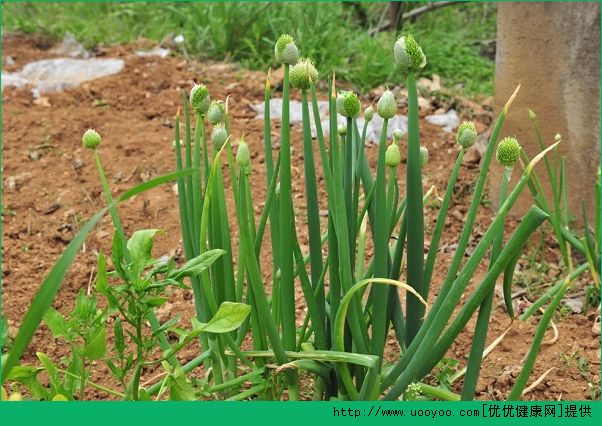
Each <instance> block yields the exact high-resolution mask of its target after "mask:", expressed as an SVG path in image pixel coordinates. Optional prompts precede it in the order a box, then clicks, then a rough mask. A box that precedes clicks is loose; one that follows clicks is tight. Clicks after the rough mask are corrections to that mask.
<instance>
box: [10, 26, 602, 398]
mask: <svg viewBox="0 0 602 426" xmlns="http://www.w3.org/2000/svg"><path fill="white" fill-rule="evenodd" d="M51 46H52V43H51V42H50V41H48V40H46V39H44V38H40V37H23V36H20V35H5V36H3V40H2V63H3V64H5V63H6V61H5V59H6V57H7V56H11V57H12V58H13V60H14V62H15V63H14V65H10V66H4V65H3V67H4V69H5V70H6V71H15V70H18V69H20V68H21V67H22V66H23V65H25V64H26V63H28V62H30V61H33V60H37V59H45V58H49V57H52V56H53V54H52V53H51V52H50V50H49V49H50V47H51ZM141 46H147V47H149V46H148V43H145V42H144V41H140V42H138V43H136V44H134V45H129V46H124V47H111V48H105V47H99V48H98V49H96V52H95V53H96V55H97V56H99V57H120V58H123V59H124V60H125V68H124V70H123V71H122V72H121V73H119V74H117V75H114V76H110V77H106V78H103V79H99V80H95V81H91V82H88V83H86V84H84V85H82V86H81V87H78V88H75V89H70V90H67V91H64V92H62V93H53V94H47V95H44V97H43V98H42V99H38V100H36V99H34V98H33V97H32V95H31V93H30V91H29V90H28V89H14V88H7V89H5V90H3V93H2V142H3V143H2V157H3V158H2V167H3V172H2V177H3V178H2V195H3V198H2V313H3V314H5V315H7V316H8V319H9V326H10V327H9V328H10V333H11V334H12V335H14V333H15V331H16V330H17V328H18V326H19V324H20V321H21V319H22V318H23V315H24V313H25V311H26V309H27V307H28V306H29V303H30V300H31V298H32V297H33V295H34V294H35V292H36V290H37V289H38V287H39V285H40V283H41V281H42V280H43V278H44V277H45V275H46V274H47V273H48V271H49V270H50V268H51V267H52V265H53V264H54V262H55V261H56V260H57V258H58V257H59V255H60V254H61V252H62V251H63V250H64V248H65V246H66V245H67V244H68V242H69V241H70V240H71V238H73V236H74V235H75V234H76V233H77V229H78V226H79V224H80V223H81V222H82V221H85V220H86V219H87V218H89V217H90V216H91V215H92V214H93V213H94V212H96V211H97V210H99V209H100V208H101V207H102V206H103V204H104V199H103V196H102V192H101V187H100V183H99V181H98V178H97V174H96V168H95V165H94V161H93V159H92V156H91V154H90V152H88V151H87V150H85V149H84V148H83V147H82V145H81V135H82V134H83V132H84V131H85V130H86V129H87V128H95V129H96V130H98V131H99V132H100V133H101V134H102V136H103V144H102V146H101V148H100V154H101V157H102V158H103V161H104V166H105V171H106V174H107V177H108V179H109V183H110V185H111V187H112V190H113V192H114V194H118V193H120V192H122V191H124V190H126V189H128V188H130V187H132V186H134V185H136V184H138V183H140V182H142V181H144V180H147V179H149V178H151V177H154V176H159V175H161V174H164V173H168V172H170V171H172V170H173V169H174V153H173V150H172V146H171V145H172V140H173V131H174V130H173V125H174V115H175V113H176V110H177V109H178V108H179V107H180V106H181V102H182V98H181V90H185V91H186V92H187V91H188V90H189V89H190V87H191V81H192V80H193V79H195V80H197V81H202V82H204V83H205V84H207V86H208V88H209V92H210V94H211V96H212V97H213V98H216V99H225V98H226V96H227V95H230V96H231V97H230V112H231V122H232V128H233V135H234V136H239V135H241V134H242V132H243V131H244V134H245V139H246V140H247V142H248V143H249V147H250V149H251V152H252V153H253V160H252V161H253V164H254V167H253V171H252V177H251V181H252V182H257V184H256V185H255V186H254V187H253V197H254V200H255V201H256V204H257V206H256V212H257V213H258V212H260V209H261V207H262V206H263V201H264V199H265V184H264V183H265V170H264V167H263V165H262V164H263V122H262V121H261V120H256V119H255V118H254V116H255V113H254V112H253V111H252V109H251V108H250V105H251V104H253V103H257V102H261V101H262V99H263V88H264V81H265V76H264V74H263V73H258V72H249V71H245V70H240V69H238V68H237V67H236V66H233V65H230V64H224V63H196V62H190V61H186V60H185V59H183V58H181V57H168V58H158V57H138V56H136V55H135V54H134V51H135V50H136V49H137V48H140V47H141ZM275 92H276V93H275V96H280V93H278V88H276V89H275ZM376 95H378V93H377V92H374V93H371V94H370V96H368V97H366V98H363V99H362V101H363V103H364V104H365V105H368V104H369V103H370V102H372V101H374V99H375V97H374V96H376ZM293 96H295V94H294V95H293ZM376 99H377V98H376ZM431 101H432V105H434V104H436V103H437V102H438V101H437V100H431ZM446 102H447V105H448V106H449V105H451V104H454V105H455V106H456V107H457V108H458V109H459V111H460V114H461V116H462V118H472V117H474V118H475V119H476V120H477V121H478V126H479V129H480V130H481V131H482V130H485V129H487V128H488V126H489V125H490V122H491V117H490V114H489V112H488V110H487V106H485V107H483V106H481V105H478V104H474V103H473V104H471V103H470V102H463V103H462V102H460V101H459V100H454V99H452V100H451V101H449V100H447V101H446ZM450 102H451V103H450ZM427 109H428V107H427ZM433 109H434V107H433ZM423 113H424V111H423ZM423 115H424V114H423ZM278 126H279V123H278V122H277V121H274V122H273V126H272V128H273V132H275V135H274V141H273V142H274V144H275V150H277V149H278V145H279V144H278V140H277V134H279V132H278ZM292 137H293V166H292V167H293V176H295V177H302V175H303V166H302V164H303V163H302V149H301V128H300V126H294V127H293V130H292ZM421 141H422V144H423V145H425V146H427V147H428V148H429V151H430V159H429V164H428V166H427V167H426V168H425V170H424V185H425V188H428V187H430V186H431V185H435V186H436V188H437V189H438V190H439V192H440V193H441V194H442V193H443V192H444V190H445V187H446V185H447V179H448V176H449V174H450V171H451V167H452V165H453V159H454V158H455V155H456V152H457V145H456V144H455V141H454V136H453V135H452V134H450V133H446V132H444V131H443V130H442V129H441V128H440V127H437V126H434V125H431V124H429V123H427V122H426V121H425V120H422V122H421ZM366 152H367V155H368V157H369V158H370V160H371V162H372V163H373V162H374V158H375V154H376V149H375V146H374V145H371V146H367V147H366ZM398 172H399V175H400V181H401V182H404V181H405V177H404V176H405V165H404V164H402V166H401V167H400V168H399V171H398ZM477 173H478V155H476V153H472V154H471V155H468V159H467V161H465V165H464V167H463V168H462V171H461V174H460V178H459V181H458V183H457V185H456V188H455V193H454V198H453V201H452V206H451V207H450V212H451V214H450V215H449V218H448V223H447V224H446V229H445V232H444V236H443V239H442V241H441V248H442V251H441V253H440V255H439V257H438V261H437V265H436V271H435V273H434V277H433V291H432V292H431V293H432V294H431V299H430V301H432V299H433V296H434V295H436V293H437V291H438V286H439V285H440V283H441V282H442V280H443V277H444V276H445V272H446V271H447V267H448V265H449V263H450V260H451V257H452V256H453V252H454V243H455V242H456V241H457V240H458V238H459V235H460V233H461V231H462V229H463V226H464V219H465V215H466V212H467V210H468V205H469V203H470V200H471V197H470V195H471V190H472V187H473V186H474V183H475V181H476V176H477ZM225 175H226V180H227V182H226V187H227V188H229V182H228V177H227V175H228V173H225ZM303 188H304V185H303V180H302V179H297V180H295V182H294V188H293V190H294V203H295V209H296V213H297V225H298V232H300V233H301V243H302V244H307V241H306V236H305V235H304V234H303V230H304V229H305V223H304V220H305V219H304V218H305V212H304V200H303ZM401 190H402V191H403V188H402V189H401ZM227 197H228V209H229V211H230V212H232V211H233V209H234V206H233V202H232V195H231V193H230V192H227ZM321 197H322V199H324V198H325V194H324V189H323V188H322V189H321ZM483 204H484V205H482V206H481V208H480V211H479V215H478V217H477V221H476V226H475V230H474V232H473V237H472V239H471V243H470V247H471V248H473V247H474V246H475V244H476V243H477V242H478V239H479V238H480V236H482V235H483V232H484V231H485V230H486V228H487V226H488V224H489V223H490V221H491V217H492V216H493V214H492V211H491V209H490V206H489V205H488V204H487V203H483ZM119 212H120V215H121V217H122V220H123V223H124V226H125V230H126V233H127V234H131V233H132V232H134V231H135V230H138V229H143V228H160V229H162V230H164V231H165V232H164V233H163V234H162V235H161V236H160V237H158V238H157V241H156V245H155V250H154V254H155V255H156V257H159V256H161V255H172V256H176V258H177V260H178V261H179V262H182V261H183V260H184V259H183V256H180V254H181V252H182V242H181V237H180V228H179V219H178V207H177V196H176V194H175V192H174V189H173V187H172V186H171V185H164V186H162V187H159V188H157V189H154V190H152V191H150V192H148V193H144V194H142V195H139V196H137V197H135V198H134V199H132V200H130V201H128V202H126V203H124V204H122V205H121V206H120V207H119ZM436 214H437V209H436V208H433V207H426V209H425V223H426V225H427V227H428V228H429V229H432V228H433V226H434V222H435V220H436ZM517 223H518V220H517V219H516V218H510V219H509V220H508V223H507V234H506V235H509V234H510V232H511V230H512V229H514V227H515V226H516V224H517ZM232 232H233V239H234V240H236V234H235V227H234V226H232ZM550 234H551V233H550V232H546V231H542V232H541V233H538V234H537V235H536V236H535V237H534V238H533V239H532V240H533V244H531V247H530V249H531V250H532V251H533V250H535V252H534V253H535V255H531V260H530V259H529V256H528V255H527V256H525V258H523V259H521V260H520V262H519V272H518V273H517V274H518V275H519V276H521V277H523V280H522V282H525V281H526V282H528V283H530V286H529V287H528V288H527V290H528V291H525V292H523V293H524V294H522V295H520V290H521V289H520V288H517V290H518V291H519V296H518V297H517V299H516V301H517V304H518V308H519V309H520V308H524V307H525V306H528V305H529V303H530V302H532V301H534V300H535V298H536V295H537V294H541V293H542V291H545V289H546V288H547V286H549V285H551V284H553V283H554V281H556V280H557V279H559V278H560V270H559V266H558V259H559V258H560V255H559V253H558V249H557V246H556V245H555V244H554V243H553V240H552V238H551V237H550ZM111 237H112V225H111V221H110V217H109V216H108V215H107V216H106V217H105V218H104V219H103V221H102V222H101V223H100V225H99V226H98V227H97V228H96V230H95V231H94V232H93V233H92V234H91V235H90V237H89V238H88V240H87V242H86V245H85V249H84V250H82V252H80V253H79V255H78V256H77V258H76V261H75V262H74V264H73V265H72V267H71V268H70V270H69V273H68V275H67V277H66V279H65V281H64V283H63V286H62V288H61V290H60V292H59V294H58V296H57V297H56V300H55V302H54V307H55V308H56V309H58V310H60V311H61V312H63V313H66V312H68V311H69V310H70V309H71V308H72V306H73V303H74V300H75V296H76V294H77V292H78V291H79V290H80V289H81V288H87V287H88V286H89V285H90V283H91V282H92V280H93V276H94V270H95V265H96V255H97V253H98V252H101V251H102V252H104V253H109V252H110V247H111ZM266 237H267V238H266V242H265V244H264V248H263V249H262V256H263V258H264V259H265V262H262V264H269V259H270V247H269V246H270V243H269V233H266ZM429 238H430V236H429V234H428V233H427V241H426V243H427V245H428V243H429ZM469 250H470V249H469ZM533 256H535V257H536V262H533V261H532V259H533ZM542 265H543V266H542ZM486 268H487V265H486V263H484V264H483V265H482V266H481V267H480V269H479V271H478V273H477V275H476V276H475V278H479V277H480V276H481V277H482V276H483V273H484V271H486ZM534 268H537V270H534ZM268 270H269V267H264V272H265V275H266V281H267V282H269V276H268V273H267V272H268ZM475 281H476V280H475ZM472 284H474V283H472ZM472 284H471V285H472ZM588 284H589V283H588V282H587V277H585V279H584V280H582V281H579V282H577V283H576V285H575V287H574V289H573V290H572V294H577V296H579V294H582V292H583V288H584V287H585V286H586V285H588ZM469 288H471V287H469ZM297 294H298V304H297V306H298V317H299V318H300V319H301V318H302V317H303V314H304V311H305V307H304V306H303V305H302V300H303V297H302V293H301V291H300V289H298V293H297ZM494 303H495V306H496V308H495V310H494V313H493V317H492V320H491V327H490V331H489V335H488V344H489V342H491V341H492V340H493V339H495V338H496V337H498V336H499V335H500V334H501V333H502V332H503V331H504V330H505V329H506V328H507V327H509V326H511V329H510V331H509V332H508V333H507V335H506V337H505V338H504V339H503V340H502V341H501V343H500V344H499V345H498V346H497V348H496V349H495V350H494V351H493V352H492V353H491V354H490V355H489V356H488V357H487V359H486V360H485V361H484V363H483V370H482V374H481V378H480V381H479V384H478V392H477V396H478V398H479V399H494V400H497V399H504V398H505V397H506V395H507V393H508V391H509V389H510V388H511V387H512V385H513V383H514V381H515V379H516V377H517V375H518V372H519V371H520V366H521V362H522V359H523V357H524V356H525V354H526V352H527V351H528V349H529V346H530V342H531V339H532V336H533V333H534V329H535V326H536V325H537V322H538V320H539V318H538V317H536V318H532V319H530V320H529V321H527V322H525V323H522V322H519V321H515V322H514V323H513V324H512V325H511V324H510V320H509V318H508V316H507V314H506V313H505V311H504V308H503V300H502V299H501V298H500V295H499V294H496V297H495V301H494ZM564 311H567V310H566V309H565V310H564ZM175 313H179V314H181V315H182V317H183V320H182V321H184V322H186V323H189V322H188V321H189V318H190V317H192V316H193V315H194V308H193V302H192V300H191V294H190V293H189V292H184V291H175V292H174V294H173V297H172V298H171V299H170V301H169V302H168V304H167V305H166V306H165V307H164V308H162V309H161V311H160V312H159V314H160V316H161V317H162V319H163V320H165V319H167V318H169V317H170V316H172V315H174V314H175ZM596 315H597V312H596V311H594V310H592V309H590V310H589V311H588V312H585V313H570V312H568V313H565V314H563V315H558V316H557V317H556V319H555V324H556V326H557V328H558V339H557V340H556V341H555V342H553V343H550V344H544V345H543V347H542V348H541V351H540V354H539V357H538V360H537V364H536V366H535V370H534V372H533V374H532V376H531V378H530V380H529V383H532V382H534V381H535V380H536V379H537V378H538V377H540V376H541V375H542V374H543V373H544V372H545V371H546V370H548V369H549V368H551V367H555V369H554V370H553V371H551V372H550V373H549V374H548V375H547V376H546V377H545V379H544V380H543V381H542V382H541V383H540V384H539V385H538V386H537V387H535V389H534V390H532V391H531V392H530V393H528V394H527V395H525V397H524V398H525V399H529V400H530V399H534V400H560V399H562V400H580V399H590V398H592V395H595V396H594V397H595V398H598V397H599V395H600V393H599V385H600V379H599V374H598V372H599V370H600V342H599V336H597V335H595V334H594V333H593V332H592V323H593V321H594V318H595V316H596ZM473 327H474V320H473V321H471V322H470V324H469V326H468V327H467V328H466V329H465V330H464V332H463V333H462V335H461V336H460V337H459V338H458V340H457V341H456V343H455V344H454V346H453V348H452V349H451V350H450V352H449V353H448V355H447V356H448V357H449V358H453V359H456V360H458V361H459V362H460V367H461V366H464V365H465V363H466V355H467V353H468V352H469V350H470V341H471V337H472V330H473ZM552 334H553V333H552V331H551V330H550V331H549V336H546V338H547V339H550V338H551V337H552ZM36 351H43V352H45V353H46V354H48V355H49V356H50V357H51V358H53V359H59V358H60V357H61V356H65V355H67V354H68V348H67V347H66V346H65V345H64V344H62V343H61V342H60V341H56V340H54V339H53V338H52V336H51V333H50V331H49V329H48V328H47V327H46V326H45V325H42V326H41V327H40V328H39V329H38V331H37V332H36V335H35V337H34V340H33V341H32V343H31V344H30V347H29V349H28V351H27V352H26V353H25V355H24V359H23V361H24V362H26V363H35V362H36V361H37V358H36V356H35V353H36ZM197 354H198V352H197V350H196V349H193V348H190V349H188V350H187V351H184V352H183V353H182V354H181V355H180V356H181V359H182V360H184V361H186V360H190V359H192V358H193V357H194V356H196V355H197ZM397 356H398V348H397V346H396V345H395V343H394V342H393V341H391V342H390V345H389V349H388V351H387V358H388V359H389V360H393V359H395V358H396V357H397ZM579 357H583V359H584V360H585V365H586V369H584V368H579V367H578V362H577V360H578V358H579ZM95 371H96V372H95V375H94V377H93V379H92V380H94V381H96V382H98V383H102V384H105V385H107V386H111V385H112V384H114V382H113V380H112V378H111V376H110V372H109V370H108V368H107V367H106V366H105V365H104V364H98V365H97V368H95ZM154 374H156V373H155V372H154V371H153V370H148V371H145V373H144V377H143V382H144V381H145V380H148V379H150V378H152V376H153V375H154ZM459 382H460V383H459V384H456V385H455V388H456V390H459V389H460V388H459V387H458V386H459V385H461V380H459ZM88 397H89V398H92V399H106V398H107V395H105V394H104V393H102V392H96V391H90V393H89V394H88Z"/></svg>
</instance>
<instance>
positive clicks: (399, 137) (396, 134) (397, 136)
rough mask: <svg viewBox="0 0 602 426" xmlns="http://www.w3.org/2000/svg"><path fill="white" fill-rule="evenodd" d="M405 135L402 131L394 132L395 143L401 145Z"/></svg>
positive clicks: (396, 130)
mask: <svg viewBox="0 0 602 426" xmlns="http://www.w3.org/2000/svg"><path fill="white" fill-rule="evenodd" d="M402 136H403V134H402V133H401V129H395V130H393V142H395V143H399V141H400V140H401V137H402Z"/></svg>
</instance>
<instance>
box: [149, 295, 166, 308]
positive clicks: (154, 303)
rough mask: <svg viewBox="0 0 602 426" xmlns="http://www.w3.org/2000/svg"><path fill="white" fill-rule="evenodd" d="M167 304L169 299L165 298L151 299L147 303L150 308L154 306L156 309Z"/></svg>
mask: <svg viewBox="0 0 602 426" xmlns="http://www.w3.org/2000/svg"><path fill="white" fill-rule="evenodd" d="M165 302H167V298H165V297H159V296H157V297H149V298H148V299H147V301H146V304H147V305H148V306H152V307H154V308H156V307H158V306H161V305H163V304H164V303H165Z"/></svg>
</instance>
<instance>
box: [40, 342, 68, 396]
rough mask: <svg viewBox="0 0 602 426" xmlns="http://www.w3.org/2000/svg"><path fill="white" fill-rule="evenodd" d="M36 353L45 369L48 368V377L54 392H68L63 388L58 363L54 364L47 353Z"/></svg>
mask: <svg viewBox="0 0 602 426" xmlns="http://www.w3.org/2000/svg"><path fill="white" fill-rule="evenodd" d="M36 355H37V357H38V359H39V360H40V362H41V363H42V365H43V366H44V370H46V373H47V374H48V377H49V378H50V385H51V386H52V391H53V392H52V393H54V394H57V393H61V394H66V393H67V392H66V391H65V389H64V388H63V385H62V383H61V380H60V378H59V375H58V371H57V368H56V365H54V363H53V362H52V361H51V360H50V358H48V356H46V354H44V353H42V352H38V353H36Z"/></svg>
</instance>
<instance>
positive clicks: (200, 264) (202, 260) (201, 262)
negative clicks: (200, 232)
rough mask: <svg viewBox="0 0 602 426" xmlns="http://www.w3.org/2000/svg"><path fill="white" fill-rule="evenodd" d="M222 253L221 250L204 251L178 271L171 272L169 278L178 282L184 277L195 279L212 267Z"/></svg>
mask: <svg viewBox="0 0 602 426" xmlns="http://www.w3.org/2000/svg"><path fill="white" fill-rule="evenodd" d="M224 253H226V252H225V251H224V250H221V249H214V250H209V251H206V252H205V253H203V254H201V255H200V256H197V257H195V258H194V259H190V260H189V261H188V262H186V263H185V264H184V266H182V267H181V268H180V269H176V270H175V271H173V272H172V273H171V274H169V278H173V279H174V280H178V279H181V278H184V277H196V276H197V275H199V274H200V273H201V272H203V271H204V270H205V269H207V268H209V267H210V266H211V265H213V262H215V261H216V260H217V259H218V258H219V257H220V256H222V255H223V254H224Z"/></svg>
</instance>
